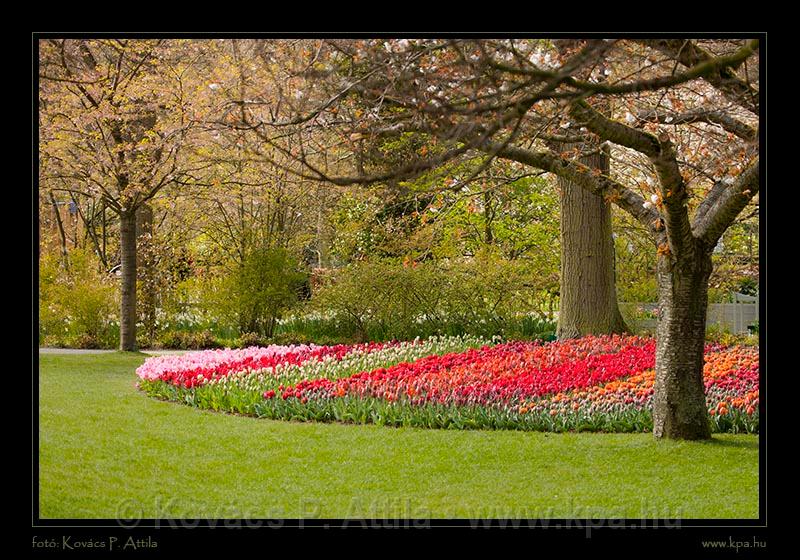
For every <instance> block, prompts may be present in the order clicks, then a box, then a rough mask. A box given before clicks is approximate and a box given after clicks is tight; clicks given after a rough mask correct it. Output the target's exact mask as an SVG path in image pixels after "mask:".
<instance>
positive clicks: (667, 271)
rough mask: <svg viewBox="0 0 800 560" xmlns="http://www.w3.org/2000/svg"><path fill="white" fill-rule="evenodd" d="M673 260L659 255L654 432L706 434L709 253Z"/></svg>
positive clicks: (661, 434)
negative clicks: (705, 376)
mask: <svg viewBox="0 0 800 560" xmlns="http://www.w3.org/2000/svg"><path fill="white" fill-rule="evenodd" d="M692 253H693V254H690V255H687V256H685V257H682V258H681V259H680V260H678V262H677V263H675V264H671V263H670V259H669V256H666V257H663V256H662V257H661V258H659V263H658V272H657V276H658V292H659V313H658V329H657V335H656V337H657V348H656V382H655V388H654V396H653V434H654V435H655V437H657V438H670V439H708V438H710V437H711V429H710V426H709V421H708V409H707V406H706V397H705V386H704V384H703V348H704V346H705V332H706V310H707V308H708V279H709V276H710V275H711V269H712V265H711V254H710V252H707V251H704V250H702V249H700V248H698V249H696V250H695V251H693V252H692Z"/></svg>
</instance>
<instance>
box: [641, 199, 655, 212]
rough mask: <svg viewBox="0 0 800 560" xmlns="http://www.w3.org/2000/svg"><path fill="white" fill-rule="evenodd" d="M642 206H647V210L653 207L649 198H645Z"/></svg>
mask: <svg viewBox="0 0 800 560" xmlns="http://www.w3.org/2000/svg"><path fill="white" fill-rule="evenodd" d="M642 206H644V207H645V208H647V209H648V210H649V209H650V208H652V207H653V203H652V202H650V201H649V200H645V201H644V204H642Z"/></svg>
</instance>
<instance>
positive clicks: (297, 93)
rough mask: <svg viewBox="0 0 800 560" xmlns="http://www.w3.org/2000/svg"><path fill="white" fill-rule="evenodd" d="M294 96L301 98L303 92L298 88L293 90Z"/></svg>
mask: <svg viewBox="0 0 800 560" xmlns="http://www.w3.org/2000/svg"><path fill="white" fill-rule="evenodd" d="M294 98H295V99H302V98H303V92H302V91H300V90H299V89H298V90H295V92H294Z"/></svg>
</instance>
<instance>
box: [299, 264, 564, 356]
mask: <svg viewBox="0 0 800 560" xmlns="http://www.w3.org/2000/svg"><path fill="white" fill-rule="evenodd" d="M545 293H546V291H545V290H544V287H543V286H542V285H540V284H539V283H537V277H536V275H535V274H534V273H533V272H532V271H530V270H529V268H528V266H526V264H525V263H523V262H518V261H508V260H504V259H502V258H499V257H498V256H496V255H493V254H489V253H487V254H480V255H478V256H476V257H475V258H472V259H469V260H464V261H460V262H456V261H442V262H423V263H413V262H408V261H405V262H398V261H392V260H378V261H367V262H361V263H357V264H354V265H351V266H349V267H347V268H344V269H341V270H339V271H337V274H336V275H335V277H334V279H333V280H332V281H331V282H329V283H328V284H327V285H325V286H324V287H322V288H321V289H320V290H319V291H318V292H317V293H316V294H315V295H314V298H313V299H312V307H311V310H316V311H317V316H318V317H323V318H322V319H319V318H317V319H310V320H301V319H297V320H294V321H292V329H297V330H299V331H301V332H307V331H306V330H305V328H304V327H305V326H308V327H310V330H312V331H313V332H314V333H315V334H319V333H321V332H327V333H331V334H333V335H334V336H336V337H337V338H340V339H341V338H346V337H352V338H354V339H356V340H360V341H364V340H389V339H398V340H408V339H413V338H415V337H417V336H419V337H429V336H433V335H461V334H467V333H469V334H474V335H481V336H486V337H491V336H495V335H500V336H504V337H506V338H548V337H552V335H553V334H554V333H555V326H554V324H553V322H552V321H548V320H546V318H545V312H544V311H543V309H544V307H545V303H546V298H545V296H544V294H545ZM326 323H327V327H324V328H323V326H322V325H324V324H326Z"/></svg>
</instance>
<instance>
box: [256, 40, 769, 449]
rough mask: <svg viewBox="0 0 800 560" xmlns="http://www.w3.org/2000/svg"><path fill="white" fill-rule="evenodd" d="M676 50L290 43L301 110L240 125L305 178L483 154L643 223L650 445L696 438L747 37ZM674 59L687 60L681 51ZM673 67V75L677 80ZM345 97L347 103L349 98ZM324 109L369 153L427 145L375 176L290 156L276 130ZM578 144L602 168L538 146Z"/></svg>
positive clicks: (701, 426) (406, 170)
mask: <svg viewBox="0 0 800 560" xmlns="http://www.w3.org/2000/svg"><path fill="white" fill-rule="evenodd" d="M681 44H682V45H683V47H680V48H677V51H676V50H675V48H673V49H672V50H669V48H668V47H670V48H671V47H675V46H676V45H674V44H670V45H667V46H664V45H663V44H662V43H660V42H657V41H656V42H653V43H646V44H644V45H641V44H636V43H629V42H625V41H603V40H591V41H586V42H585V43H583V44H581V45H576V47H575V48H573V49H567V50H564V51H562V52H557V51H555V50H553V49H550V48H548V47H547V46H546V45H542V43H541V42H533V41H409V40H398V41H391V42H390V41H385V42H378V41H351V42H344V41H340V42H329V43H326V44H319V45H318V47H317V48H316V49H309V48H308V47H307V46H303V47H301V48H300V49H299V50H298V58H299V59H303V58H304V57H305V58H306V59H307V60H308V61H309V64H308V65H307V67H308V68H312V67H313V68H314V72H310V71H306V72H305V74H303V73H299V74H297V75H296V76H294V77H295V80H296V81H299V82H302V80H303V79H304V78H305V79H310V78H312V77H313V79H314V80H315V81H319V78H320V73H322V74H325V75H327V76H328V77H329V80H328V83H329V84H330V85H329V87H328V88H324V87H317V88H315V89H314V90H312V89H311V88H304V87H303V85H302V83H300V84H298V85H297V86H293V87H298V88H299V91H303V92H306V93H305V94H304V95H305V96H304V97H303V96H299V97H303V99H304V104H303V106H292V105H289V104H288V103H287V104H286V105H285V106H284V107H285V112H284V113H283V114H274V113H272V114H265V113H264V112H263V111H257V110H255V109H254V110H252V111H251V112H243V113H242V121H243V123H245V124H247V125H249V126H251V127H252V129H253V130H254V131H255V132H256V133H257V134H258V135H259V137H260V138H261V140H262V141H263V142H265V143H267V144H269V145H271V146H273V147H276V148H277V149H281V150H283V151H284V153H286V154H289V155H293V156H294V157H295V159H296V160H297V161H299V162H300V163H302V164H303V165H304V166H305V169H306V171H305V172H304V175H305V176H307V177H309V178H313V179H317V180H328V181H330V182H332V183H334V184H368V183H374V182H381V181H383V182H386V181H389V182H391V181H400V180H405V179H407V178H410V177H414V176H418V175H420V174H421V173H423V172H425V171H427V170H429V169H432V168H435V167H438V166H441V165H442V164H444V163H446V162H449V161H452V160H454V159H457V158H460V157H463V156H464V155H468V154H475V153H484V154H487V163H486V165H489V160H491V159H492V158H493V157H500V158H504V159H508V160H512V161H515V162H518V163H520V164H523V165H524V166H529V167H531V168H536V169H541V170H544V171H547V172H550V173H552V174H554V175H556V176H557V177H559V178H562V179H564V180H566V181H569V182H570V183H573V184H575V185H578V186H580V187H581V188H583V189H585V190H586V191H588V192H591V193H594V194H597V195H601V196H603V197H604V198H605V199H606V200H607V201H608V202H612V203H614V204H616V205H617V206H619V207H620V208H621V209H623V210H624V211H626V212H627V213H629V214H630V215H631V216H632V217H633V218H634V219H636V220H637V221H638V222H639V223H641V224H642V226H643V227H644V228H646V229H647V231H648V232H649V234H650V236H651V237H652V239H653V242H654V245H655V246H656V253H657V256H658V265H657V274H656V276H657V283H658V292H659V309H660V312H659V323H658V335H657V338H658V350H657V360H656V362H657V366H656V370H657V373H656V387H655V391H656V396H655V410H654V421H655V427H654V432H655V435H656V436H657V437H662V436H665V437H673V438H691V439H697V438H707V437H709V427H708V417H707V411H706V408H705V400H704V388H703V383H702V365H703V346H704V335H705V321H706V310H707V301H708V281H709V277H710V274H711V272H712V268H713V267H712V257H711V255H712V253H713V250H714V247H715V246H716V244H717V242H718V241H719V239H720V236H721V235H722V234H723V232H724V231H725V230H726V229H727V228H728V227H729V226H730V225H731V224H732V223H733V222H734V220H735V219H736V217H737V216H738V214H739V213H740V212H741V211H742V210H743V209H744V208H745V207H746V206H747V205H748V204H749V203H750V201H751V200H753V198H754V197H755V196H756V194H757V193H758V190H759V184H758V178H759V166H758V155H757V154H758V144H757V134H756V132H755V131H756V127H757V115H756V114H754V113H753V112H752V111H753V109H754V108H755V107H757V100H758V87H757V84H756V81H757V70H758V64H757V58H756V54H757V49H758V42H757V41H742V40H736V41H718V42H714V41H705V42H704V44H703V45H700V44H699V43H698V42H692V41H682V43H681ZM325 49H327V52H328V53H329V54H330V58H329V59H326V58H325V57H323V56H322V54H323V53H324V51H325ZM687 50H688V51H691V52H692V53H694V55H693V56H692V57H686V56H684V53H685V52H687ZM663 52H667V53H668V56H667V57H664V56H663V55H661V54H660V53H663ZM654 53H659V54H658V55H655V54H654ZM327 60H331V61H332V62H328V63H327V65H328V66H326V61H327ZM314 61H316V62H314ZM676 63H678V64H679V65H680V64H682V65H684V66H685V68H681V69H679V70H676V69H675V65H676ZM598 69H600V71H601V72H602V77H601V76H599V75H597V74H596V71H597V70H598ZM584 76H588V78H587V77H584ZM754 80H755V81H754ZM354 93H357V96H358V101H359V104H360V105H356V104H352V103H349V102H348V99H349V98H350V97H351V95H352V94H354ZM364 106H366V107H368V108H369V110H368V111H364V110H363V109H362V108H361V107H364ZM354 107H358V108H354ZM359 111H360V112H359ZM348 112H349V113H348ZM331 115H336V118H337V119H339V121H340V122H339V126H340V127H341V128H343V129H344V130H347V129H349V136H348V138H349V139H350V140H351V141H357V142H359V145H358V146H357V150H361V148H360V146H361V145H362V144H360V143H361V142H362V141H364V143H365V144H367V145H369V146H380V140H381V139H382V138H385V137H387V136H396V135H398V134H403V133H405V132H411V133H414V134H417V135H420V137H421V138H424V139H425V141H426V142H427V145H428V149H427V150H426V151H425V152H424V153H423V154H420V155H421V156H422V157H417V158H414V159H413V160H411V161H406V162H405V163H404V164H402V165H399V166H394V167H393V168H392V169H390V170H389V171H381V170H380V169H377V170H376V169H375V168H373V169H367V168H365V167H364V166H363V165H360V164H359V165H356V166H355V167H356V169H355V171H356V172H355V173H354V174H352V175H343V174H337V173H336V171H341V169H334V170H333V171H332V170H331V169H329V168H327V167H325V166H324V163H325V161H324V160H323V159H322V158H321V157H320V154H321V153H322V152H323V151H325V152H326V153H327V154H328V157H330V154H331V153H334V154H335V153H336V152H337V145H336V144H331V145H329V146H327V147H326V148H327V149H325V150H323V149H322V147H321V146H319V145H309V149H306V150H301V151H295V152H294V153H292V151H291V150H290V149H288V148H287V147H286V145H285V144H284V143H283V137H285V136H286V135H287V131H288V130H291V129H289V128H287V127H291V126H295V127H297V128H296V130H297V132H296V135H295V138H302V137H303V136H302V135H303V134H306V133H307V132H308V130H309V129H310V128H313V127H315V126H319V123H320V122H323V120H330V119H331V118H332V117H331ZM323 116H325V119H323ZM684 125H690V126H686V127H684ZM333 137H335V135H328V136H327V137H326V138H328V139H330V138H333ZM586 137H588V138H589V139H590V140H592V139H593V141H594V142H595V143H596V145H597V146H598V149H610V157H611V160H612V162H613V163H614V165H613V166H612V169H611V171H610V172H609V173H604V170H603V169H592V168H591V167H589V166H587V165H586V164H585V163H583V162H582V161H581V159H582V158H584V157H586V155H587V154H586V153H581V151H578V152H577V153H576V152H575V151H561V152H559V151H556V150H554V149H553V148H552V145H551V144H550V145H549V144H548V142H554V141H560V142H562V143H563V142H564V141H565V140H567V141H569V142H575V141H576V140H582V139H584V138H586ZM612 146H613V147H612ZM607 147H608V148H607ZM339 151H341V148H339ZM358 161H359V162H360V161H361V160H358ZM690 210H693V211H694V214H693V216H692V217H690Z"/></svg>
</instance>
